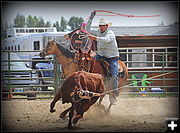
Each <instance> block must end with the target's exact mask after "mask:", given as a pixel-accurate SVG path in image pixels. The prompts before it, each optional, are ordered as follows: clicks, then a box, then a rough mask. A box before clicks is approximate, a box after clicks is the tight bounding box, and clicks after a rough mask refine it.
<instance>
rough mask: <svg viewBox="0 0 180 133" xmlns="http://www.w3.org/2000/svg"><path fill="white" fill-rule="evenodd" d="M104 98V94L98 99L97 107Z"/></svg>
mask: <svg viewBox="0 0 180 133" xmlns="http://www.w3.org/2000/svg"><path fill="white" fill-rule="evenodd" d="M104 97H105V94H104V95H101V96H100V97H99V105H101V102H102V100H103V98H104Z"/></svg>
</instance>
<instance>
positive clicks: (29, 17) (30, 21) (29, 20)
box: [26, 15, 34, 27]
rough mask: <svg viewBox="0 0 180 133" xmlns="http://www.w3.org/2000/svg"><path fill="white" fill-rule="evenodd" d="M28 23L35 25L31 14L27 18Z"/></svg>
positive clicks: (29, 25)
mask: <svg viewBox="0 0 180 133" xmlns="http://www.w3.org/2000/svg"><path fill="white" fill-rule="evenodd" d="M26 24H27V27H33V26H34V18H33V17H32V16H31V15H29V16H28V17H27V18H26Z"/></svg>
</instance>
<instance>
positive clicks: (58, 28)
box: [53, 21, 61, 31]
mask: <svg viewBox="0 0 180 133" xmlns="http://www.w3.org/2000/svg"><path fill="white" fill-rule="evenodd" d="M53 27H56V29H57V31H61V29H60V25H59V22H58V21H56V23H54V24H53Z"/></svg>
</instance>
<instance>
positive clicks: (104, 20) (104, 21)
mask: <svg viewBox="0 0 180 133" xmlns="http://www.w3.org/2000/svg"><path fill="white" fill-rule="evenodd" d="M99 25H108V26H111V25H112V23H110V22H107V20H106V19H105V18H100V20H99Z"/></svg>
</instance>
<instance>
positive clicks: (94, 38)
mask: <svg viewBox="0 0 180 133" xmlns="http://www.w3.org/2000/svg"><path fill="white" fill-rule="evenodd" d="M88 37H89V38H90V39H91V40H94V41H95V40H96V39H97V38H96V36H94V35H89V36H88Z"/></svg>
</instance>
